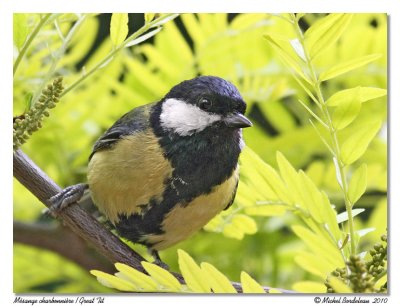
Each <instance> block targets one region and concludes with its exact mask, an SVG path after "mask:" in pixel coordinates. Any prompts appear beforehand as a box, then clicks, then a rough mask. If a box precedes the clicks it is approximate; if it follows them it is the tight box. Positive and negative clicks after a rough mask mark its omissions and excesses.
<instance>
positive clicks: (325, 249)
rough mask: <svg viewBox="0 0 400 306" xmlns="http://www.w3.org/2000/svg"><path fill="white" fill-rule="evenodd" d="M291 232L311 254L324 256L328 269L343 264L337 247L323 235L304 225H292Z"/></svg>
mask: <svg viewBox="0 0 400 306" xmlns="http://www.w3.org/2000/svg"><path fill="white" fill-rule="evenodd" d="M291 228H292V230H293V232H294V233H295V234H296V236H298V237H299V238H300V239H301V240H303V241H304V242H305V244H306V245H307V246H308V247H309V248H310V250H311V251H312V253H313V254H315V255H316V256H319V257H321V258H324V259H325V260H326V262H327V263H329V264H330V266H328V267H329V269H330V270H333V269H335V267H339V266H341V265H342V264H343V260H342V255H341V254H340V251H339V250H338V248H337V247H335V246H333V244H332V243H331V241H328V240H327V238H325V236H322V235H320V234H316V233H314V232H312V231H311V230H309V229H307V228H305V227H304V226H300V225H294V226H292V227H291Z"/></svg>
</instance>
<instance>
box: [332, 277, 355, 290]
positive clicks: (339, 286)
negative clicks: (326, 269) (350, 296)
mask: <svg viewBox="0 0 400 306" xmlns="http://www.w3.org/2000/svg"><path fill="white" fill-rule="evenodd" d="M329 285H331V287H332V288H333V290H334V291H335V293H353V291H352V290H351V288H350V287H349V286H347V285H346V284H345V283H343V282H342V280H340V279H339V278H337V277H334V276H332V277H331V278H329Z"/></svg>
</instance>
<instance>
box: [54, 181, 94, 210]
mask: <svg viewBox="0 0 400 306" xmlns="http://www.w3.org/2000/svg"><path fill="white" fill-rule="evenodd" d="M87 188H88V185H87V184H77V185H72V186H69V187H67V188H65V189H63V190H62V191H61V192H60V193H57V194H56V195H54V196H52V197H51V198H50V199H49V201H50V203H51V206H50V208H49V211H48V212H49V213H50V214H52V215H55V214H57V212H59V211H61V210H63V209H65V208H66V207H68V206H70V205H71V204H74V203H76V202H77V201H79V200H80V199H81V198H82V196H83V194H84V192H85V190H86V189H87Z"/></svg>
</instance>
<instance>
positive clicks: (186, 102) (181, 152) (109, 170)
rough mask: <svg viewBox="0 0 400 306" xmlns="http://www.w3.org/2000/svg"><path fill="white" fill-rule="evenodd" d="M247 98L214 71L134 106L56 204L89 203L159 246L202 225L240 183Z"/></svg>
mask: <svg viewBox="0 0 400 306" xmlns="http://www.w3.org/2000/svg"><path fill="white" fill-rule="evenodd" d="M245 110H246V103H245V102H244V101H243V98H242V97H241V95H240V93H239V91H238V90H237V88H236V87H235V86H234V85H233V84H231V83H230V82H228V81H226V80H224V79H222V78H219V77H215V76H200V77H196V78H194V79H191V80H186V81H183V82H182V83H180V84H178V85H176V86H174V87H173V88H172V89H171V90H170V91H169V92H168V93H167V94H166V96H165V97H164V98H162V99H161V100H160V101H158V102H156V103H152V104H148V105H144V106H140V107H137V108H134V109H133V110H131V111H130V112H128V113H127V114H125V115H123V116H122V117H121V118H120V119H119V120H118V121H116V122H115V123H114V125H113V126H111V127H110V128H109V129H108V130H107V131H106V132H105V133H104V134H103V135H102V136H101V137H100V138H99V139H98V140H97V142H96V143H95V145H94V148H93V151H92V153H91V155H90V157H89V166H88V175H87V179H88V183H87V184H78V185H74V186H71V187H68V188H66V189H64V191H63V192H61V193H60V194H58V195H56V196H55V197H53V198H52V199H51V201H52V202H53V205H54V207H56V208H57V209H62V208H63V207H65V206H67V205H69V204H71V203H73V202H75V201H76V200H78V199H79V198H80V197H81V196H82V195H83V193H84V190H85V189H87V188H89V190H90V194H91V197H92V199H93V202H94V203H95V205H96V206H97V207H98V209H99V211H100V212H101V213H102V214H104V216H105V217H106V218H107V219H108V221H109V222H110V223H111V224H112V226H113V227H114V228H115V229H116V231H117V233H118V234H119V235H120V236H122V237H124V238H126V239H128V240H130V241H132V242H135V243H140V244H143V245H145V246H147V247H148V249H149V250H150V252H151V254H152V255H153V256H154V258H155V259H156V261H159V260H160V258H159V256H158V251H159V250H162V249H165V248H168V247H170V246H172V245H174V244H176V243H178V242H180V241H182V240H185V239H186V238H188V237H189V236H190V235H192V234H193V233H195V232H196V231H198V230H199V229H201V228H202V227H203V226H204V225H206V224H207V222H208V221H210V220H211V219H212V218H213V217H214V216H215V215H217V214H218V213H220V212H221V211H222V210H224V209H227V208H228V207H229V206H230V205H231V204H232V203H233V200H234V198H235V194H236V190H237V186H238V183H239V167H238V158H239V154H240V152H241V150H242V149H243V146H244V142H243V139H242V128H246V127H250V126H251V125H252V123H251V122H250V121H249V120H248V119H247V118H246V117H245V116H244V113H245Z"/></svg>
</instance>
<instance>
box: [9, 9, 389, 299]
mask: <svg viewBox="0 0 400 306" xmlns="http://www.w3.org/2000/svg"><path fill="white" fill-rule="evenodd" d="M137 16H138V15H133V17H129V18H138V17H137ZM175 17H176V15H174V14H172V15H163V14H161V15H160V14H146V15H145V18H144V19H145V23H144V25H143V27H142V28H141V29H140V30H138V31H137V32H135V33H133V34H131V35H129V34H128V33H129V31H127V21H128V20H129V18H128V16H127V15H126V14H114V15H113V16H112V18H111V24H110V33H111V35H110V37H108V38H107V39H106V40H105V41H104V42H102V44H101V45H99V46H97V48H96V49H95V50H94V52H93V53H92V54H91V55H90V57H88V58H87V59H85V61H84V66H83V68H82V69H79V70H78V68H77V63H79V62H81V60H83V59H84V58H85V55H86V54H87V53H88V51H89V50H90V49H91V47H92V45H93V43H94V42H95V39H96V36H97V33H98V31H99V30H100V28H99V26H100V24H99V20H98V17H97V16H96V15H93V14H80V15H77V14H43V15H39V14H15V15H14V47H15V59H14V115H15V116H19V115H21V114H23V113H25V112H26V111H27V110H29V109H30V107H31V106H32V105H34V104H35V103H36V101H38V100H39V97H40V93H41V91H42V89H43V88H44V86H45V85H46V84H48V83H50V82H51V81H52V80H53V79H54V78H55V77H56V76H58V75H62V76H63V80H64V81H63V84H64V87H65V90H64V92H63V93H62V97H61V98H60V103H58V106H57V107H56V108H55V109H54V110H52V114H51V116H50V117H49V118H47V119H46V121H45V122H44V124H43V127H42V128H41V129H40V130H39V131H38V132H36V133H34V134H33V135H32V136H31V138H30V139H29V140H28V141H27V143H25V144H24V145H23V146H22V149H23V150H24V151H25V152H26V153H27V154H28V155H29V156H30V157H31V158H32V159H33V160H34V161H35V162H36V163H37V164H38V165H39V166H40V167H41V168H42V169H44V171H45V172H46V173H48V174H49V176H50V177H52V178H53V179H54V180H55V181H56V182H57V183H58V184H60V185H62V186H67V185H71V184H74V183H77V182H82V181H85V180H86V178H85V175H86V164H87V157H88V156H89V154H90V151H91V148H92V145H93V143H94V141H95V140H96V138H97V137H98V136H99V135H100V134H101V133H102V131H104V129H106V128H108V127H109V126H110V125H111V124H112V123H113V122H114V121H115V120H116V119H118V118H119V117H120V116H121V115H122V114H124V113H126V112H127V111H129V110H130V109H131V108H133V107H136V106H139V105H142V104H146V103H149V102H152V101H156V100H158V99H160V98H161V97H162V96H163V95H164V94H165V93H166V92H167V91H168V90H169V89H170V88H171V87H172V86H173V85H175V84H177V83H178V82H181V81H182V80H184V79H189V78H192V77H194V76H196V75H198V74H201V75H218V76H220V77H223V78H226V79H228V80H230V81H231V82H233V83H234V84H235V85H236V86H237V87H238V88H239V91H240V92H241V94H242V95H243V97H244V99H245V100H246V102H247V103H248V110H249V111H251V110H252V114H253V115H254V117H253V118H252V119H253V122H254V123H255V124H254V126H253V127H252V128H250V129H245V130H244V138H245V141H246V144H247V147H246V149H245V150H244V152H243V154H242V155H241V158H240V167H241V175H240V184H239V188H238V193H237V197H236V200H235V203H234V205H233V206H232V207H231V208H230V209H229V210H227V211H224V212H223V213H221V214H220V215H218V216H217V217H215V218H214V219H213V220H211V222H210V223H209V224H208V225H207V226H206V227H205V230H206V233H205V232H204V231H203V232H200V233H198V234H196V235H195V236H194V237H193V238H191V239H190V240H188V241H185V242H182V243H181V244H179V245H178V246H176V247H172V248H171V249H169V250H166V251H163V252H161V257H162V258H163V259H164V260H165V261H166V262H167V263H168V265H169V266H170V267H171V270H173V271H180V272H181V273H182V274H183V275H184V277H185V280H186V281H187V286H181V285H180V284H177V283H176V281H174V280H173V279H172V278H171V275H170V274H169V273H168V272H165V271H161V270H159V269H157V268H156V267H155V266H153V265H149V264H144V268H145V269H146V271H147V272H149V274H150V276H147V278H146V276H144V274H143V275H142V274H134V273H139V272H137V271H136V272H134V271H133V270H132V269H129V268H128V267H126V266H123V265H120V264H117V266H116V267H117V269H118V270H119V271H120V272H119V274H117V276H107V275H106V274H103V273H101V272H95V273H96V276H98V278H99V279H101V280H102V283H103V284H107V285H108V286H111V287H113V288H116V289H119V290H123V291H137V290H138V291H157V290H164V291H178V292H186V291H190V292H193V291H195V292H199V291H200V292H209V291H210V289H213V291H214V292H229V291H230V290H232V288H231V286H230V284H228V282H227V279H230V280H231V281H241V282H242V283H243V284H242V285H243V289H244V291H245V292H260V291H261V288H260V285H259V284H263V285H267V286H272V287H279V288H286V289H294V290H297V291H300V292H326V290H327V287H326V286H325V282H326V280H327V278H328V276H330V275H333V276H332V277H331V280H330V281H329V283H328V286H330V289H329V290H334V291H337V292H338V291H342V292H345V291H346V292H347V291H352V290H354V288H355V287H354V286H352V283H351V282H350V281H349V278H343V279H342V278H340V277H339V276H340V275H339V276H338V275H334V274H331V273H332V272H334V271H336V269H339V270H341V269H343V268H345V267H347V266H348V262H349V260H350V258H351V256H360V258H361V259H363V260H364V262H365V263H366V264H367V263H369V262H371V261H373V256H375V255H376V254H371V253H370V252H368V251H369V250H371V249H372V248H373V245H374V244H375V243H377V242H379V240H380V236H381V235H382V234H384V233H385V232H386V228H387V200H386V192H387V143H386V125H387V124H386V122H387V120H386V117H387V104H386V103H387V102H386V86H387V84H386V82H387V75H386V74H387V42H386V37H387V35H386V34H387V16H386V15H384V14H329V15H324V14H297V15H293V14H280V15H272V14H238V15H237V16H235V17H234V18H233V19H232V20H230V19H229V18H228V17H229V16H228V14H182V15H180V16H179V23H177V22H175V21H172V19H174V18H175ZM141 18H143V17H141ZM178 25H181V27H182V28H184V29H185V34H183V33H182V32H181V31H180V30H179V27H178ZM151 37H152V38H153V41H152V42H151V43H150V42H148V41H147V39H149V38H151ZM185 37H189V40H190V41H191V42H192V43H189V42H188V41H189V40H188V39H186V38H185ZM27 45H28V47H27ZM21 54H22V55H21ZM121 76H123V77H121ZM255 109H256V110H255ZM266 122H267V124H266ZM42 207H43V206H42V205H41V204H40V203H38V202H37V200H36V199H35V198H33V197H32V196H31V195H30V194H29V193H28V192H27V191H26V190H25V189H24V188H23V187H22V186H21V185H19V184H18V183H17V182H16V183H15V185H14V218H15V219H17V220H23V221H26V222H36V221H37V220H38V219H39V218H40V214H41V209H42ZM133 247H134V248H135V250H138V251H139V252H140V253H142V254H144V256H146V255H145V250H144V248H142V247H140V246H133ZM177 249H184V250H186V251H187V252H188V253H190V254H191V255H192V256H194V258H195V261H197V262H209V263H210V264H201V265H200V266H198V265H197V264H196V263H195V261H194V259H191V257H189V256H188V255H187V254H186V253H183V251H180V252H179V256H178V258H177ZM29 252H33V250H32V249H31V248H29V247H26V246H17V247H16V252H15V256H14V275H17V276H18V275H25V274H26V273H27V272H28V270H29V265H27V264H26V260H25V258H24V254H25V253H29ZM35 252H36V253H35V254H37V258H50V257H49V254H48V252H46V251H43V250H35ZM184 254H186V255H184ZM51 256H53V257H57V256H56V255H51ZM53 257H52V258H53ZM352 258H354V257H352ZM60 262H62V260H61V259H60V260H58V261H57V260H54V259H51V260H50V259H49V260H48V263H47V264H46V265H44V264H43V269H46V270H52V271H58V269H59V266H60V265H61V263H60ZM211 263H212V265H211ZM214 266H218V269H219V270H216V268H215V267H214ZM185 267H186V268H185ZM378 267H379V268H382V269H383V271H382V273H379V275H378V276H379V277H378V278H379V279H375V280H374V284H373V286H374V289H373V290H380V288H381V287H382V285H384V283H385V282H386V274H385V273H384V272H385V271H386V263H385V262H382V266H380V265H379V266H378ZM76 269H77V270H79V268H77V267H76ZM188 269H189V271H188ZM193 271H196V273H194V272H193ZM239 271H247V272H248V273H249V274H250V275H252V277H254V279H255V280H257V281H254V280H253V279H252V278H250V276H249V275H248V274H246V273H245V272H242V273H241V274H240V273H239ZM189 272H192V274H190V273H189ZM82 273H85V272H84V271H80V273H76V274H74V275H75V276H74V275H73V273H71V274H69V275H68V278H67V285H65V283H63V284H64V285H62V286H57V285H54V284H57V281H58V280H59V279H65V276H64V275H63V274H61V273H60V274H59V275H56V274H52V275H48V274H46V273H43V275H42V277H40V278H39V277H38V278H34V280H35V281H32V282H30V283H24V281H23V279H22V278H18V277H16V278H15V284H14V289H15V290H16V291H17V292H26V291H35V290H36V291H37V289H35V288H38V286H39V285H40V284H53V287H52V286H50V285H48V286H47V287H44V288H48V290H49V291H55V292H62V291H63V289H64V288H65V287H66V286H68V282H69V283H71V284H72V283H73V284H75V285H76V284H77V283H79V282H80V281H81V274H82ZM371 273H372V272H371ZM374 273H375V272H374ZM31 274H40V269H38V267H36V268H35V269H33V268H32V273H31ZM239 274H240V277H239ZM47 275H48V276H47ZM371 275H372V274H371ZM110 277H111V278H110ZM349 277H350V276H349ZM374 278H375V276H374ZM138 279H140V280H141V282H140V284H138V283H135V282H136V281H138ZM94 284H95V285H94ZM94 284H88V283H87V282H86V280H85V282H82V284H81V287H80V288H79V289H78V288H76V292H80V291H85V290H86V291H101V290H103V289H101V288H99V286H98V284H97V282H94ZM39 288H42V287H40V286H39ZM71 288H72V287H71ZM74 288H75V287H74ZM71 290H72V289H71ZM71 290H70V291H71ZM104 290H108V289H105V288H104ZM70 291H68V292H70Z"/></svg>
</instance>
